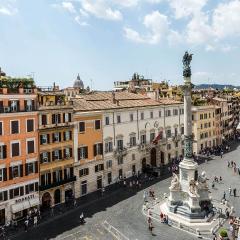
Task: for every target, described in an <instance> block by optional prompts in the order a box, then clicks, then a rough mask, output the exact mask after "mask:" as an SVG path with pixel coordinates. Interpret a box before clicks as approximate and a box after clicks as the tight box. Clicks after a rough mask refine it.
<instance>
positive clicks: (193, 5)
mask: <svg viewBox="0 0 240 240" xmlns="http://www.w3.org/2000/svg"><path fill="white" fill-rule="evenodd" d="M168 1H169V5H170V7H171V8H172V9H173V11H174V16H175V18H176V19H179V18H183V17H188V16H190V15H194V14H195V13H198V12H199V11H201V9H202V8H203V7H204V6H205V5H206V3H207V1H208V0H168Z"/></svg>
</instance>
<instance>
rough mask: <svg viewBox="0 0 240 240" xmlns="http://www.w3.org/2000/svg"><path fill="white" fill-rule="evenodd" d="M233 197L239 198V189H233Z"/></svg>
mask: <svg viewBox="0 0 240 240" xmlns="http://www.w3.org/2000/svg"><path fill="white" fill-rule="evenodd" d="M233 196H234V197H236V196H237V189H236V188H234V189H233Z"/></svg>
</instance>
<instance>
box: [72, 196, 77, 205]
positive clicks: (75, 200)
mask: <svg viewBox="0 0 240 240" xmlns="http://www.w3.org/2000/svg"><path fill="white" fill-rule="evenodd" d="M73 206H74V207H77V199H76V198H74V202H73Z"/></svg>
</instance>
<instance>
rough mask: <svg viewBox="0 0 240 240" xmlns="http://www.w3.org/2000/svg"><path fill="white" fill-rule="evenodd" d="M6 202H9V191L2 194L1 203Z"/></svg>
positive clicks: (0, 193)
mask: <svg viewBox="0 0 240 240" xmlns="http://www.w3.org/2000/svg"><path fill="white" fill-rule="evenodd" d="M6 200H8V191H3V192H0V202H2V201H6ZM2 217H3V215H2ZM0 218H1V214H0Z"/></svg>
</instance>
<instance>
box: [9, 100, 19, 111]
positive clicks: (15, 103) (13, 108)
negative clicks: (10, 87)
mask: <svg viewBox="0 0 240 240" xmlns="http://www.w3.org/2000/svg"><path fill="white" fill-rule="evenodd" d="M10 108H11V112H16V111H18V109H19V101H17V100H13V101H10Z"/></svg>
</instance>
